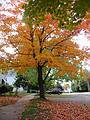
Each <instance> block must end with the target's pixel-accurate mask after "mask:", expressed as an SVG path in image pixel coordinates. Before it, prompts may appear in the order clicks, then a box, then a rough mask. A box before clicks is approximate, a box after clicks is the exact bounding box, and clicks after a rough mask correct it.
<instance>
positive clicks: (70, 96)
mask: <svg viewBox="0 0 90 120" xmlns="http://www.w3.org/2000/svg"><path fill="white" fill-rule="evenodd" d="M47 98H48V99H49V100H52V101H55V102H77V103H83V104H90V92H86V93H67V94H62V95H55V96H54V95H53V96H49V97H47Z"/></svg>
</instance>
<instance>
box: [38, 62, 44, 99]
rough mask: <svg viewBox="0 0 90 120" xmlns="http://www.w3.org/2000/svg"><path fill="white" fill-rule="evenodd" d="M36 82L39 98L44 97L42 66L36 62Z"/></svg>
mask: <svg viewBox="0 0 90 120" xmlns="http://www.w3.org/2000/svg"><path fill="white" fill-rule="evenodd" d="M37 69H38V84H39V90H40V98H43V99H45V86H44V81H43V77H42V66H40V65H39V64H38V67H37Z"/></svg>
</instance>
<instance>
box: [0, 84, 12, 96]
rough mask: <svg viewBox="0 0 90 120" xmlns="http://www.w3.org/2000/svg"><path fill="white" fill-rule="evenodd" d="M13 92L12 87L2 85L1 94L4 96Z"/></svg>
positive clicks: (0, 86)
mask: <svg viewBox="0 0 90 120" xmlns="http://www.w3.org/2000/svg"><path fill="white" fill-rule="evenodd" d="M12 91H13V87H12V86H10V85H6V84H0V94H4V93H7V92H12Z"/></svg>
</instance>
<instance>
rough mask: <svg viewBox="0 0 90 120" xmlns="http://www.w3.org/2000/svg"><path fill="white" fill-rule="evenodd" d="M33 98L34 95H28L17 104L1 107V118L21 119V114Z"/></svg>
mask: <svg viewBox="0 0 90 120" xmlns="http://www.w3.org/2000/svg"><path fill="white" fill-rule="evenodd" d="M33 98H34V96H33V95H27V96H24V97H22V98H21V99H20V100H18V101H17V102H16V103H15V104H12V105H7V106H2V107H0V120H20V115H21V113H22V112H23V111H24V108H25V105H26V104H27V103H28V102H29V101H30V100H31V99H33Z"/></svg>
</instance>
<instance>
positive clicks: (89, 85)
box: [87, 81, 90, 92]
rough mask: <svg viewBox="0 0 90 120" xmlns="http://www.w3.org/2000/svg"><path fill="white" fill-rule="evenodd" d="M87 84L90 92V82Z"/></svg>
mask: <svg viewBox="0 0 90 120" xmlns="http://www.w3.org/2000/svg"><path fill="white" fill-rule="evenodd" d="M87 86H88V92H90V82H89V81H87Z"/></svg>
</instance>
